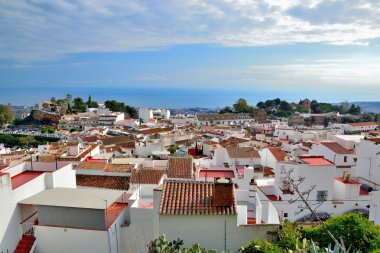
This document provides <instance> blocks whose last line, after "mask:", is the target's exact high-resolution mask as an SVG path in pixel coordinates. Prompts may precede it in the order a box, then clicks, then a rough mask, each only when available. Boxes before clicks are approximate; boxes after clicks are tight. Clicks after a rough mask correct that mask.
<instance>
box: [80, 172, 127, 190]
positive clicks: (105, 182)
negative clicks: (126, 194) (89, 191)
mask: <svg viewBox="0 0 380 253" xmlns="http://www.w3.org/2000/svg"><path fill="white" fill-rule="evenodd" d="M76 179H77V185H78V186H83V187H94V188H104V189H113V190H128V189H129V184H128V183H129V177H125V176H100V175H78V174H77V175H76Z"/></svg>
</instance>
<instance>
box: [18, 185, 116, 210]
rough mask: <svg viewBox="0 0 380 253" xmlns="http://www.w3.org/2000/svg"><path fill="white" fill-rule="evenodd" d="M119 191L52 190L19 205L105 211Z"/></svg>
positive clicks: (27, 199)
mask: <svg viewBox="0 0 380 253" xmlns="http://www.w3.org/2000/svg"><path fill="white" fill-rule="evenodd" d="M121 195H122V193H121V192H120V191H113V190H98V189H76V188H54V189H48V190H45V191H42V192H40V193H37V194H35V195H33V196H31V197H29V198H26V199H24V200H22V201H20V202H19V204H28V205H42V206H61V207H73V208H89V209H106V208H108V207H109V206H111V205H112V204H113V203H114V202H116V201H117V200H118V199H120V198H121Z"/></svg>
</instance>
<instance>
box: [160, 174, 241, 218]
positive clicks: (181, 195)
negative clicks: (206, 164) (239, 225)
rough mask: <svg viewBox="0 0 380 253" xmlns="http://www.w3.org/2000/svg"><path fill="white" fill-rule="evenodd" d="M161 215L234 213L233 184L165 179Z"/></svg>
mask: <svg viewBox="0 0 380 253" xmlns="http://www.w3.org/2000/svg"><path fill="white" fill-rule="evenodd" d="M159 213H160V214H161V215H170V214H171V215H204V214H206V215H235V214H236V200H235V187H234V185H233V184H223V185H222V184H218V186H216V184H214V183H210V182H200V181H190V180H181V181H179V180H167V181H165V183H164V187H163V192H162V197H161V202H160V209H159Z"/></svg>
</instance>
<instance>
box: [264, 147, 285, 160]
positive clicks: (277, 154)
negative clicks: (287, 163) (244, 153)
mask: <svg viewBox="0 0 380 253" xmlns="http://www.w3.org/2000/svg"><path fill="white" fill-rule="evenodd" d="M268 149H269V151H270V152H271V153H272V155H273V156H274V158H275V159H276V160H277V161H284V158H285V157H286V153H285V151H284V150H282V149H281V148H268Z"/></svg>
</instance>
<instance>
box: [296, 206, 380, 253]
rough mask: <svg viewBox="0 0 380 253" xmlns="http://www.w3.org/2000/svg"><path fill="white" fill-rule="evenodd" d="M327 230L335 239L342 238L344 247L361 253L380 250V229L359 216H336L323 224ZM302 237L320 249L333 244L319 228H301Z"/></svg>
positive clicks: (353, 214) (352, 214)
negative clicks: (311, 240) (316, 244)
mask: <svg viewBox="0 0 380 253" xmlns="http://www.w3.org/2000/svg"><path fill="white" fill-rule="evenodd" d="M325 225H326V227H327V229H329V230H330V231H331V233H332V234H333V235H334V236H335V237H336V238H340V237H342V239H343V241H344V243H345V245H346V247H350V246H351V248H353V249H355V250H359V251H361V252H371V251H373V250H376V249H378V248H380V228H379V226H376V225H374V224H373V223H371V222H370V221H369V220H368V219H367V218H365V217H363V216H362V215H360V214H355V213H349V214H345V215H342V216H336V217H332V218H330V219H328V220H327V221H326V222H325ZM301 233H302V235H303V237H305V238H308V239H313V240H314V241H315V242H318V244H319V245H320V246H321V247H327V246H328V245H329V244H331V245H332V244H334V243H333V241H332V240H331V238H330V237H329V235H328V234H327V233H326V232H325V231H324V230H323V228H322V227H321V226H317V227H314V228H306V227H305V228H303V229H302V231H301Z"/></svg>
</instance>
